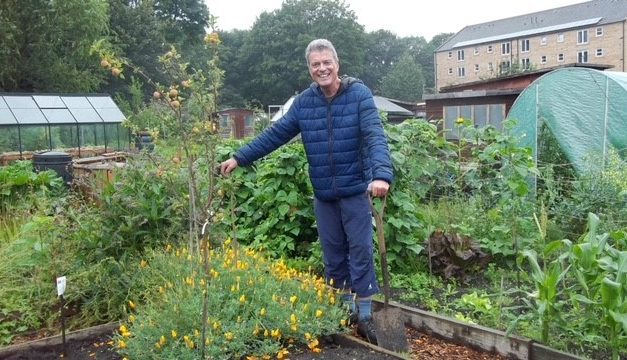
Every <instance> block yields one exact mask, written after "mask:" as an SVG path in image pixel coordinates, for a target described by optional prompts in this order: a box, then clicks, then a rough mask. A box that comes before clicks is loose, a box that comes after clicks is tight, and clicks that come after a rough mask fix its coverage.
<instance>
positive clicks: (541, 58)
mask: <svg viewBox="0 0 627 360" xmlns="http://www.w3.org/2000/svg"><path fill="white" fill-rule="evenodd" d="M540 64H546V55H542V56H541V57H540Z"/></svg>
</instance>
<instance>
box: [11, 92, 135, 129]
mask: <svg viewBox="0 0 627 360" xmlns="http://www.w3.org/2000/svg"><path fill="white" fill-rule="evenodd" d="M125 119H126V118H125V116H124V114H123V113H122V111H120V108H118V106H117V105H116V104H115V102H114V101H113V100H112V99H111V96H109V95H107V94H89V95H72V94H56V95H54V94H12V93H4V94H0V126H3V125H4V126H11V125H14V126H15V125H49V124H51V125H52V124H53V125H63V124H66V125H67V124H103V123H121V122H122V121H124V120H125Z"/></svg>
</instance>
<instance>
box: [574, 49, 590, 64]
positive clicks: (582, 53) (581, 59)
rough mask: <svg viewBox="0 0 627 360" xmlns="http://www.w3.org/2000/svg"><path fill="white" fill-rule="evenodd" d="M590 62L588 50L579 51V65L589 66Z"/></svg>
mask: <svg viewBox="0 0 627 360" xmlns="http://www.w3.org/2000/svg"><path fill="white" fill-rule="evenodd" d="M584 60H585V61H584ZM589 62H590V60H589V57H588V50H579V51H577V64H588V63H589Z"/></svg>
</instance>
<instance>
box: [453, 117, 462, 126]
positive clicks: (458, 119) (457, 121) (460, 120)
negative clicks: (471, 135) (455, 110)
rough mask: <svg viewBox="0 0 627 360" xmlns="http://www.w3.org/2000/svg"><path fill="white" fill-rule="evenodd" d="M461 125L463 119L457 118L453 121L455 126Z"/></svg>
mask: <svg viewBox="0 0 627 360" xmlns="http://www.w3.org/2000/svg"><path fill="white" fill-rule="evenodd" d="M463 123H464V118H461V117H460V118H457V120H455V124H457V125H461V124H463Z"/></svg>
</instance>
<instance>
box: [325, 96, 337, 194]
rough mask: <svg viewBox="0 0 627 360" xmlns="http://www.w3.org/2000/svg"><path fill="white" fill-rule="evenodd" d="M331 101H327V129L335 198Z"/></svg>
mask: <svg viewBox="0 0 627 360" xmlns="http://www.w3.org/2000/svg"><path fill="white" fill-rule="evenodd" d="M333 100H334V99H331V101H327V127H328V129H329V164H330V165H331V183H332V188H333V195H334V196H337V188H336V183H335V162H334V161H333V140H334V137H333V116H332V115H331V102H333Z"/></svg>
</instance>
